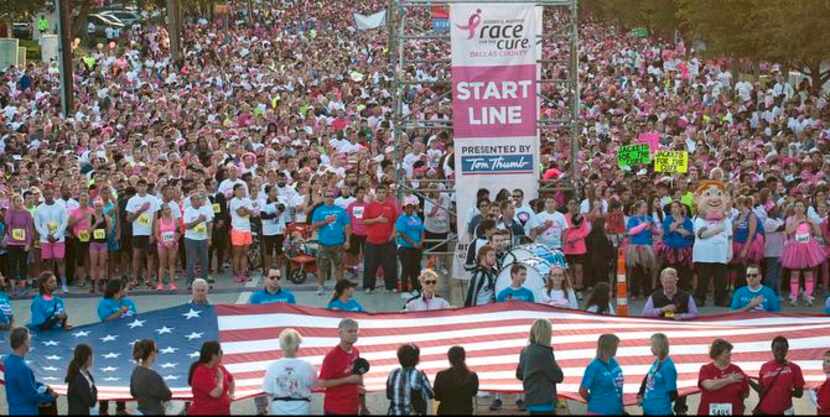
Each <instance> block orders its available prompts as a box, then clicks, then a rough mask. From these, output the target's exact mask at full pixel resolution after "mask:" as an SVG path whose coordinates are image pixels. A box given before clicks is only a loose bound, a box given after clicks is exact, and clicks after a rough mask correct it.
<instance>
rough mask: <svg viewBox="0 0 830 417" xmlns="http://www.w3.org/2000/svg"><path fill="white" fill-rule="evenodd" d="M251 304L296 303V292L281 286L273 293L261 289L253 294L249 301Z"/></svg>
mask: <svg viewBox="0 0 830 417" xmlns="http://www.w3.org/2000/svg"><path fill="white" fill-rule="evenodd" d="M249 302H250V303H251V304H271V303H286V304H296V303H297V301H296V300H295V299H294V294H292V293H291V291H288V290H286V289H284V288H280V289H279V290H277V292H275V293H273V294H271V293H270V292H268V291H267V290H265V289H262V290H259V291H257V292H255V293H254V295H252V296H251V300H250V301H249Z"/></svg>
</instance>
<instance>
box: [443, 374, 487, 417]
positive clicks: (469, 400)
mask: <svg viewBox="0 0 830 417" xmlns="http://www.w3.org/2000/svg"><path fill="white" fill-rule="evenodd" d="M432 391H433V392H434V393H435V400H436V401H439V402H440V403H439V404H438V414H439V415H444V414H459V415H472V414H473V397H474V396H475V395H476V394H478V375H476V373H475V372H464V371H463V370H461V369H453V368H450V369H445V370H443V371H440V372H438V375H436V376H435V384H433V387H432Z"/></svg>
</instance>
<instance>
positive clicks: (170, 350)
mask: <svg viewBox="0 0 830 417" xmlns="http://www.w3.org/2000/svg"><path fill="white" fill-rule="evenodd" d="M177 350H179V348H174V347H166V348H164V349H161V350H159V353H164V354H168V353H176V351H177Z"/></svg>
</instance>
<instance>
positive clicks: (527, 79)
mask: <svg viewBox="0 0 830 417" xmlns="http://www.w3.org/2000/svg"><path fill="white" fill-rule="evenodd" d="M541 31H542V8H541V7H538V6H536V5H534V4H533V3H520V4H494V3H477V4H476V3H459V4H453V5H451V7H450V40H451V49H452V87H453V93H452V98H453V136H454V143H455V172H456V174H455V189H456V202H457V210H458V211H457V214H458V215H457V227H458V232H459V245H458V248H464V247H466V246H467V245H466V244H465V243H467V242H470V241H471V239H472V238H473V237H472V236H469V235H468V234H467V233H466V230H467V224H468V223H469V221H470V220H471V217H470V214H471V213H472V212H473V209H474V208H475V204H476V193H477V191H478V190H479V189H481V188H486V189H487V190H489V191H490V195H491V196H494V195H496V194H497V193H498V192H499V191H500V190H501V189H507V190H511V191H512V190H513V189H515V188H520V189H522V190H523V191H524V196H525V201H530V200H532V199H534V198H536V197H537V195H538V191H539V182H538V178H539V130H538V127H537V119H538V113H539V98H538V96H537V82H536V80H538V79H539V75H540V74H539V71H540V68H539V63H538V62H537V61H538V60H539V59H541V56H542V51H541V45H540V44H539V43H538V42H537V35H539V34H541ZM457 250H458V249H457ZM459 255H460V254H456V256H455V257H454V259H455V260H458V259H463V258H461V257H460V256H459ZM453 270H454V277H455V278H464V275H458V274H459V271H460V270H461V268H459V267H458V266H457V265H455V267H454V268H453Z"/></svg>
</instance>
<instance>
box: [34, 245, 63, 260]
mask: <svg viewBox="0 0 830 417" xmlns="http://www.w3.org/2000/svg"><path fill="white" fill-rule="evenodd" d="M64 256H66V243H64V242H40V259H41V260H43V261H48V260H52V259H54V260H61V259H63V258H64Z"/></svg>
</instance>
